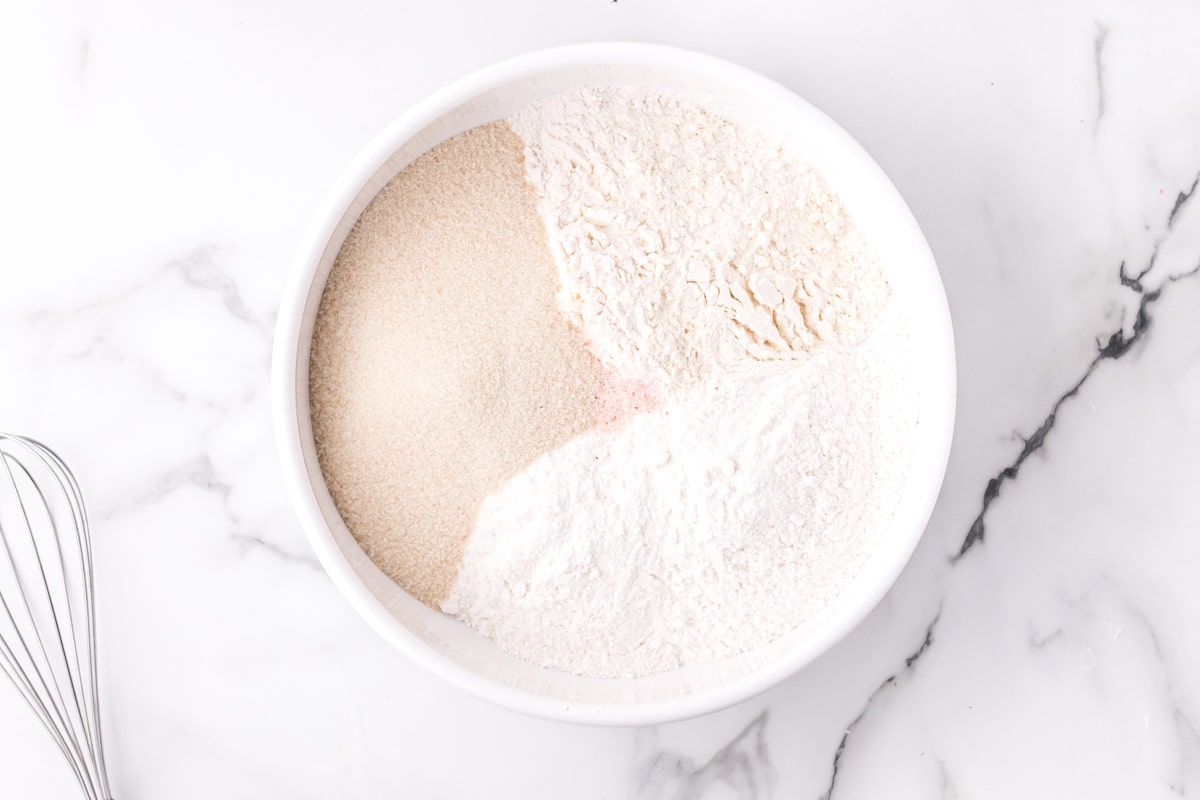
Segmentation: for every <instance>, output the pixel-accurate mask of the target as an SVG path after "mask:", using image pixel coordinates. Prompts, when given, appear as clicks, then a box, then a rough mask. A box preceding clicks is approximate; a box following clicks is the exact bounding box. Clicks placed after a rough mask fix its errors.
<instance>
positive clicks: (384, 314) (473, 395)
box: [310, 122, 601, 607]
mask: <svg viewBox="0 0 1200 800" xmlns="http://www.w3.org/2000/svg"><path fill="white" fill-rule="evenodd" d="M523 149H524V144H523V142H522V141H521V139H520V138H518V137H517V135H516V134H515V133H513V131H512V130H511V129H510V127H509V125H508V123H507V122H495V123H491V124H488V125H484V126H481V127H478V128H473V129H470V130H468V131H465V132H464V133H461V134H459V135H457V136H455V137H453V138H451V139H449V140H448V141H446V142H443V143H442V144H440V145H438V146H437V147H435V148H433V149H432V150H430V151H429V152H428V153H426V154H425V155H423V156H421V157H420V158H418V159H417V160H416V161H414V162H413V163H412V164H411V165H409V166H408V167H406V168H405V169H404V170H403V171H401V172H400V174H399V175H397V176H396V177H395V178H394V179H393V180H392V181H391V182H390V183H388V184H387V186H385V187H384V189H383V190H382V191H381V192H380V193H379V195H378V196H376V198H375V199H374V200H373V201H372V203H371V204H370V205H369V206H368V207H367V209H366V210H365V211H364V212H363V214H362V216H361V217H360V218H359V221H358V223H357V224H356V225H355V227H354V229H353V230H352V231H351V233H350V235H349V237H348V238H347V239H346V242H345V244H344V245H343V246H342V249H341V252H340V253H339V254H338V258H337V261H336V263H335V264H334V267H333V271H332V273H331V274H330V276H329V282H328V284H327V285H326V288H325V293H324V296H323V297H322V300H321V306H320V310H319V313H318V315H317V321H316V328H315V330H314V333H313V343H312V355H311V372H310V402H311V408H312V421H313V433H314V437H315V439H316V444H317V452H318V456H319V458H320V462H321V469H322V471H323V472H324V475H325V480H326V483H327V484H328V486H329V490H330V493H331V494H332V495H333V499H334V502H335V503H336V504H337V507H338V510H339V512H340V513H341V515H342V517H343V519H344V520H345V521H346V524H347V526H348V527H349V528H350V531H351V532H352V533H353V534H354V536H355V538H356V539H357V540H358V542H359V543H360V544H361V545H362V547H363V549H364V550H365V551H366V553H367V555H368V556H369V557H370V558H371V559H372V560H373V561H375V563H376V564H378V565H379V566H380V567H381V568H382V569H383V570H384V572H386V573H387V574H388V575H389V576H390V577H391V578H392V579H393V580H395V581H396V582H397V583H399V584H400V585H401V586H402V587H403V588H404V589H405V590H407V591H408V592H409V593H410V594H412V595H414V596H415V597H417V598H418V599H420V600H421V601H423V602H425V603H427V604H430V605H432V606H434V607H436V606H437V604H438V603H439V602H440V601H441V600H442V599H444V598H445V597H446V596H447V594H448V592H449V590H450V587H451V585H452V583H453V581H454V579H455V576H456V574H457V571H458V568H459V564H460V563H461V560H462V553H463V548H464V545H465V542H466V539H467V538H468V537H469V536H470V534H471V531H472V528H473V526H474V524H475V519H476V515H477V513H478V510H479V507H480V505H481V503H482V501H483V499H484V498H485V497H486V496H487V495H488V494H489V493H491V492H495V491H497V490H498V489H500V488H501V487H502V486H503V485H504V484H505V483H506V482H507V481H508V480H509V479H510V478H511V477H512V476H514V475H515V474H516V473H517V472H519V471H520V470H522V469H523V468H524V467H526V466H527V465H528V464H529V463H530V462H532V461H533V460H534V459H535V458H536V457H537V456H539V455H541V454H542V453H545V452H547V451H549V450H551V449H553V448H554V447H556V446H558V445H559V444H562V443H563V442H565V441H566V440H567V439H569V438H571V437H572V436H574V435H576V434H578V433H581V432H583V431H585V430H587V429H589V428H592V427H594V426H595V424H596V417H597V395H598V393H599V386H600V384H601V374H600V373H601V370H600V367H599V364H598V363H597V362H596V361H595V359H594V358H593V357H592V356H591V354H590V353H589V352H588V350H587V348H586V346H585V343H584V340H583V337H582V334H581V333H580V332H579V330H578V329H577V328H576V327H574V326H572V325H571V324H570V323H569V322H568V320H567V318H566V317H565V315H563V313H562V312H561V311H559V309H558V308H557V305H556V300H555V293H556V292H557V291H558V288H559V277H558V273H557V269H556V267H555V263H554V260H553V257H552V256H551V252H550V248H549V246H548V243H547V234H546V229H545V227H544V225H543V223H542V220H541V218H540V217H539V215H538V211H537V207H536V203H537V198H536V196H535V193H534V189H533V188H532V186H531V185H530V184H529V183H528V182H527V181H526V179H525V168H524V164H523Z"/></svg>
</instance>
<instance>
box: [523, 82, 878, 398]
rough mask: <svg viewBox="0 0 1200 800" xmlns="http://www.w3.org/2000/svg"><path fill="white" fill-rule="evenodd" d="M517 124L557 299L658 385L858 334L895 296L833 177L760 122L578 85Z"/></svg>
mask: <svg viewBox="0 0 1200 800" xmlns="http://www.w3.org/2000/svg"><path fill="white" fill-rule="evenodd" d="M512 124H513V128H514V130H516V132H517V133H518V134H519V135H520V136H521V137H522V138H523V139H525V141H526V142H527V143H528V149H527V150H526V164H527V170H528V173H529V177H530V180H532V181H533V183H534V185H535V186H537V188H538V190H539V194H540V195H541V196H542V201H541V203H540V206H539V208H540V210H541V212H542V215H543V217H544V218H545V222H546V226H547V228H548V229H549V230H550V233H551V236H550V240H551V247H552V249H553V250H554V251H555V252H554V255H555V258H556V260H557V262H558V265H559V271H560V275H561V277H562V293H561V297H560V301H561V305H562V306H563V308H564V310H566V311H567V312H568V313H569V314H570V315H571V316H572V317H573V318H575V319H576V321H577V322H578V323H579V324H580V325H581V326H582V328H583V330H584V332H585V333H586V334H587V335H588V336H590V337H591V339H592V342H593V349H594V352H595V353H596V355H597V356H598V357H599V358H600V359H601V360H602V361H606V362H608V363H609V364H610V365H612V366H613V367H614V368H616V369H618V370H620V371H621V372H622V373H623V374H625V375H626V376H627V377H630V378H633V379H637V380H640V381H642V382H644V383H645V384H646V385H648V386H649V387H650V388H651V389H653V390H656V392H657V393H659V394H665V393H669V392H670V391H671V390H673V389H675V388H677V387H679V386H680V385H685V386H687V385H695V384H696V383H699V382H700V381H702V380H705V379H707V378H710V377H713V376H716V375H720V374H722V373H727V372H730V371H736V372H744V371H747V370H752V369H754V368H755V367H756V366H758V365H759V364H761V363H762V362H772V361H778V360H793V359H798V358H802V357H803V355H804V353H805V352H806V351H808V350H810V349H811V348H812V347H813V346H814V345H815V344H816V343H817V342H819V341H832V340H838V341H856V340H859V339H861V338H862V336H863V335H864V334H865V332H866V328H867V325H868V324H869V323H870V321H871V319H872V318H873V317H874V315H875V314H876V313H877V312H878V311H879V309H880V308H881V307H882V306H883V304H884V302H885V301H886V299H887V285H886V283H885V282H884V280H883V277H882V275H881V274H880V272H879V268H878V266H877V265H876V263H875V262H874V260H873V259H872V258H871V257H870V256H869V253H868V250H867V247H866V245H865V243H864V242H863V237H862V234H861V233H860V232H859V231H858V230H857V229H856V228H854V227H853V226H852V225H850V223H849V220H848V219H847V217H846V214H845V211H844V210H843V209H842V206H841V203H840V201H839V200H838V199H837V197H836V195H834V193H833V191H832V190H831V189H830V187H829V185H828V184H827V183H826V182H825V180H824V179H823V178H821V176H820V175H818V174H817V173H816V172H814V171H813V170H812V169H811V168H810V167H809V166H808V165H807V164H805V163H803V162H801V161H799V160H798V159H797V158H796V157H795V156H794V155H792V154H790V153H788V152H787V151H784V150H782V149H781V148H780V147H779V145H778V144H776V143H774V142H772V141H770V140H769V139H767V138H766V137H764V136H762V135H761V134H758V133H756V132H754V131H751V130H748V129H745V128H741V127H738V126H736V125H734V124H732V123H730V122H728V121H726V120H725V119H723V118H721V117H718V116H716V115H713V114H710V113H708V112H706V111H704V110H703V109H701V108H699V107H697V106H694V105H689V104H687V103H684V102H681V101H680V100H678V99H675V98H670V97H665V96H663V95H660V94H655V93H652V92H649V91H646V90H644V89H618V88H583V89H578V90H575V91H571V92H567V93H564V94H560V95H557V96H555V97H552V98H550V99H549V100H547V101H545V102H544V103H540V104H536V105H534V106H531V107H529V108H528V109H526V110H524V111H522V112H520V113H518V114H517V115H516V116H514V117H513V119H512Z"/></svg>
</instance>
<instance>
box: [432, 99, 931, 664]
mask: <svg viewBox="0 0 1200 800" xmlns="http://www.w3.org/2000/svg"><path fill="white" fill-rule="evenodd" d="M512 124H513V127H514V130H515V131H516V132H517V133H518V134H519V135H520V136H521V137H522V139H524V141H525V143H526V152H525V162H526V172H527V176H528V178H529V180H530V182H531V183H532V184H533V186H534V187H535V188H536V189H537V192H538V195H539V205H538V211H539V213H540V214H541V215H542V217H543V220H544V222H545V225H546V229H547V232H548V234H549V239H550V245H551V249H552V251H553V253H554V257H555V261H556V264H557V267H558V271H559V275H560V278H561V282H562V288H561V291H560V294H559V304H560V306H561V310H562V311H563V312H564V313H565V314H566V315H567V317H568V318H569V319H571V320H572V321H573V322H574V323H575V324H576V325H578V326H579V328H580V329H581V330H582V332H583V334H584V338H585V339H586V344H587V347H589V348H590V349H591V350H592V352H593V353H594V354H595V355H596V356H597V357H598V358H599V360H600V361H601V363H602V365H603V366H604V367H605V369H606V371H607V373H608V374H607V377H606V380H605V385H606V386H610V387H615V388H613V391H612V393H614V394H616V395H619V394H620V393H621V392H627V393H629V394H630V396H632V397H635V398H640V397H642V396H643V395H646V394H648V395H650V396H651V398H652V399H653V400H654V401H656V403H657V405H655V404H654V403H650V404H644V403H640V401H639V403H633V404H631V405H634V406H637V407H638V410H639V412H640V413H636V414H633V415H632V416H629V417H627V418H623V419H622V418H620V417H619V416H618V418H617V419H615V420H614V423H613V424H612V425H603V426H602V427H601V428H600V429H597V430H592V431H590V432H587V433H584V434H582V435H580V436H577V437H575V438H573V439H571V440H569V441H567V442H565V443H564V444H562V445H560V446H558V447H557V448H556V449H554V450H551V451H550V452H548V453H545V454H544V455H542V456H540V457H538V458H537V460H535V461H534V462H533V463H532V464H530V465H529V466H528V467H527V468H525V469H524V470H523V471H522V472H521V473H520V474H518V475H517V476H516V477H515V478H513V479H512V480H511V481H510V482H509V483H508V484H507V485H505V486H503V487H502V488H500V489H499V490H497V491H495V492H493V493H492V494H490V495H489V496H488V497H487V499H485V501H484V503H483V505H482V508H481V509H480V512H479V515H478V517H477V519H476V525H475V529H474V531H473V533H472V534H471V537H470V539H469V540H468V542H467V545H466V548H465V551H464V554H463V561H462V564H461V567H460V570H459V573H458V575H457V577H456V580H455V582H454V584H453V586H452V587H451V589H450V593H449V595H448V596H447V598H446V600H445V601H444V602H443V603H442V605H441V608H442V609H443V610H444V611H446V612H448V613H451V614H455V615H457V616H459V617H460V618H461V619H463V620H465V621H466V622H467V623H468V624H470V625H471V626H473V627H474V628H476V629H477V630H479V631H480V632H481V633H483V634H484V635H486V636H488V637H490V638H492V639H494V640H495V641H496V642H497V643H498V644H499V645H500V647H502V648H503V649H505V650H507V651H508V652H510V653H512V654H514V655H516V656H518V657H520V658H523V659H525V660H527V661H530V662H533V663H535V664H540V665H543V666H547V667H551V668H557V669H560V670H564V671H567V672H573V673H578V674H582V675H588V676H594V677H631V676H640V675H648V674H653V673H658V672H663V671H667V670H671V669H674V668H676V667H679V666H681V665H685V664H692V663H698V662H711V661H715V660H718V659H722V658H726V657H729V656H734V655H737V654H740V653H743V652H746V651H748V650H751V649H753V648H755V647H758V646H761V645H764V644H767V643H769V642H771V641H773V640H774V639H776V638H778V637H780V636H782V635H784V634H786V633H788V632H790V631H792V630H794V629H795V628H796V627H797V626H799V625H801V624H803V623H804V622H805V621H806V620H808V619H811V618H812V617H813V616H814V615H816V614H818V613H820V612H821V611H822V610H824V609H826V608H827V607H828V606H829V604H830V603H831V602H832V600H833V599H834V598H835V597H836V596H837V595H838V594H839V593H840V592H841V591H842V590H843V589H844V588H845V587H846V586H847V585H848V584H849V583H850V582H851V581H852V580H853V579H854V577H855V576H856V575H857V574H858V573H859V572H860V571H861V569H862V567H863V565H864V564H865V563H866V560H867V558H868V557H869V555H870V553H871V552H872V550H873V548H874V546H875V544H876V542H877V541H878V537H879V536H880V535H882V534H883V533H884V532H885V531H886V530H887V527H888V523H889V520H890V519H891V516H892V514H893V513H894V510H895V508H896V505H897V503H898V501H899V497H900V493H901V491H902V488H903V486H904V478H905V473H906V471H907V469H908V467H909V463H910V458H911V452H912V447H913V444H914V440H915V434H916V408H917V403H916V395H915V389H914V388H913V387H912V386H910V380H909V378H908V377H907V373H906V365H907V364H908V363H909V354H908V352H907V347H906V336H905V335H904V331H905V330H906V328H905V325H904V320H903V318H902V315H901V312H900V310H899V309H898V308H897V307H896V304H895V303H890V302H889V299H888V298H889V288H888V285H887V282H886V280H885V279H884V277H883V274H882V272H881V271H880V269H879V267H878V263H877V261H876V259H875V254H874V253H873V252H872V250H871V249H870V248H869V247H868V246H867V244H866V242H865V240H864V237H863V235H862V234H861V233H860V232H859V231H858V229H857V228H856V226H855V225H854V224H853V223H852V221H851V220H850V219H849V218H848V216H847V214H846V211H845V209H844V207H843V206H842V204H841V202H840V200H839V199H838V198H837V196H836V195H835V194H834V193H833V191H832V190H831V188H830V187H829V185H828V184H827V183H826V182H825V181H824V180H823V179H822V178H821V177H820V176H819V175H818V174H817V173H816V172H814V171H813V170H812V169H811V168H810V167H809V166H807V165H806V164H805V163H803V162H802V161H801V160H800V159H798V158H797V157H796V156H795V155H794V154H791V153H789V152H788V151H786V150H784V149H782V148H781V147H780V146H779V145H778V144H776V143H774V142H771V141H769V140H768V139H767V138H765V137H763V136H762V135H760V134H757V133H755V132H753V131H750V130H748V129H744V128H741V127H738V126H735V125H733V124H732V123H730V122H728V121H726V120H724V119H722V118H721V117H719V116H716V115H714V114H711V113H709V112H707V111H705V110H703V109H701V108H700V107H698V106H695V105H691V104H689V103H687V102H684V101H681V100H679V99H675V98H670V97H665V96H662V95H658V94H655V93H652V92H650V91H647V90H643V89H635V88H582V89H577V90H572V91H570V92H567V93H564V94H561V95H558V96H556V97H552V98H550V99H549V100H546V101H544V102H542V103H540V104H537V105H535V106H533V107H531V108H530V109H527V110H526V111H523V112H521V113H519V114H518V115H517V116H516V117H515V118H514V119H513V120H512ZM617 399H618V400H619V399H620V398H619V397H618V398H617ZM610 405H612V406H614V407H620V406H621V403H619V402H613V403H611V404H610ZM647 405H648V406H649V408H650V409H651V410H649V411H646V407H647Z"/></svg>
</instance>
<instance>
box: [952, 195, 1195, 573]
mask: <svg viewBox="0 0 1200 800" xmlns="http://www.w3.org/2000/svg"><path fill="white" fill-rule="evenodd" d="M1197 184H1200V175H1197V176H1196V178H1195V179H1194V180H1193V181H1192V183H1191V186H1190V188H1188V189H1186V190H1184V191H1181V192H1180V193H1179V196H1178V198H1177V199H1176V201H1175V205H1174V206H1173V207H1172V208H1171V212H1170V214H1169V215H1168V217H1167V221H1166V233H1164V234H1163V236H1161V237H1159V239H1158V240H1157V241H1156V242H1155V244H1154V247H1153V249H1152V251H1151V254H1150V257H1149V259H1148V260H1147V262H1146V264H1145V266H1144V267H1143V268H1142V269H1141V270H1140V271H1139V272H1138V273H1137V275H1136V276H1135V277H1130V276H1129V274H1128V273H1127V271H1126V264H1125V262H1121V265H1120V267H1119V269H1118V279H1119V280H1120V283H1121V285H1122V286H1125V287H1127V288H1129V289H1131V290H1133V291H1134V292H1136V293H1137V295H1138V303H1137V309H1136V312H1135V316H1134V320H1133V325H1132V328H1131V329H1130V330H1129V331H1128V332H1127V331H1126V328H1125V326H1124V325H1122V326H1120V327H1118V328H1117V330H1115V331H1112V332H1111V333H1109V334H1108V335H1107V337H1104V336H1100V337H1097V351H1096V354H1095V356H1093V357H1092V360H1091V362H1090V363H1088V365H1087V367H1085V368H1084V370H1083V372H1082V374H1081V375H1080V376H1079V377H1078V378H1077V379H1076V380H1075V381H1074V382H1073V383H1072V384H1071V385H1070V387H1069V388H1068V389H1067V390H1066V391H1065V392H1063V393H1062V394H1061V395H1059V396H1058V398H1057V399H1056V400H1055V401H1054V404H1053V406H1051V408H1050V411H1049V413H1047V414H1046V416H1045V418H1043V420H1042V422H1041V424H1040V425H1039V426H1038V427H1037V429H1036V430H1035V431H1034V432H1033V433H1032V434H1031V435H1030V436H1029V437H1027V438H1025V439H1024V446H1023V447H1022V448H1021V452H1020V453H1018V454H1017V457H1016V459H1014V460H1013V461H1012V462H1011V463H1010V464H1008V465H1007V466H1005V467H1004V468H1003V469H1001V470H1000V471H999V472H998V473H997V474H996V475H995V476H994V477H992V478H991V479H989V480H988V483H987V486H986V487H985V488H984V491H983V502H982V503H981V505H980V508H979V513H978V515H977V516H976V517H975V520H974V521H973V522H972V523H971V527H970V528H969V529H968V531H967V534H966V536H965V537H964V538H963V541H962V544H961V545H960V547H959V550H958V553H957V554H955V555H954V556H953V558H952V560H953V561H955V562H957V561H958V560H959V559H960V558H962V557H963V556H965V555H966V554H967V553H968V552H970V551H971V549H972V548H974V547H975V546H976V545H978V544H982V543H983V541H984V537H985V536H986V532H987V529H986V527H985V524H984V523H985V518H986V517H987V512H988V509H989V508H990V507H991V505H992V503H994V502H995V501H996V499H997V498H999V497H1000V489H1001V488H1002V487H1003V486H1004V484H1005V483H1007V482H1008V481H1011V480H1016V478H1017V475H1018V474H1019V473H1020V471H1021V465H1022V464H1024V463H1025V461H1026V460H1027V459H1028V458H1029V457H1030V456H1031V455H1033V454H1034V453H1036V452H1038V451H1039V450H1041V449H1042V447H1043V446H1045V444H1046V437H1047V436H1049V435H1050V432H1051V431H1052V430H1053V429H1054V424H1055V422H1056V421H1057V419H1058V414H1059V412H1060V411H1061V410H1062V408H1063V406H1064V405H1065V404H1066V403H1067V402H1068V401H1069V400H1071V399H1073V398H1074V397H1075V396H1076V395H1078V394H1079V392H1080V390H1081V389H1083V387H1084V385H1085V384H1086V383H1087V382H1088V379H1090V378H1091V377H1092V375H1093V374H1094V373H1095V371H1096V369H1097V367H1099V366H1100V365H1101V364H1102V363H1104V362H1105V361H1116V360H1118V359H1120V358H1123V357H1124V356H1125V355H1126V354H1127V353H1129V352H1130V350H1132V349H1133V347H1134V345H1136V344H1137V343H1138V342H1139V341H1141V339H1142V337H1143V336H1145V335H1146V333H1147V332H1148V331H1149V330H1150V326H1151V325H1152V324H1153V322H1154V318H1153V317H1152V316H1151V315H1150V311H1151V308H1152V307H1153V305H1154V304H1155V303H1157V302H1158V301H1159V299H1161V297H1162V295H1163V292H1164V291H1166V289H1167V288H1168V287H1169V286H1170V285H1171V284H1173V283H1175V282H1176V281H1179V280H1182V279H1184V278H1189V277H1192V276H1193V275H1195V274H1197V271H1200V261H1198V263H1197V264H1196V266H1195V267H1194V268H1193V269H1190V270H1188V271H1186V272H1180V273H1177V274H1174V275H1168V276H1166V277H1165V278H1164V279H1163V280H1162V282H1161V283H1160V284H1159V286H1158V288H1156V289H1153V290H1149V289H1147V288H1146V287H1145V286H1144V285H1143V283H1142V281H1143V279H1145V278H1146V277H1147V276H1148V275H1149V274H1150V273H1151V271H1152V270H1153V269H1154V266H1155V262H1156V259H1157V256H1158V252H1159V248H1160V247H1161V245H1162V244H1163V243H1164V242H1165V241H1166V239H1167V238H1168V237H1170V235H1171V232H1172V230H1173V229H1174V225H1175V220H1176V218H1177V217H1178V215H1179V213H1180V211H1181V210H1182V209H1183V208H1184V207H1185V206H1186V205H1187V203H1188V201H1190V200H1191V198H1192V195H1193V194H1194V193H1195V190H1196V186H1197Z"/></svg>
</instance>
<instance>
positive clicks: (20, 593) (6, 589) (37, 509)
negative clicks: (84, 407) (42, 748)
mask: <svg viewBox="0 0 1200 800" xmlns="http://www.w3.org/2000/svg"><path fill="white" fill-rule="evenodd" d="M95 606H96V603H95V584H94V581H93V572H92V541H91V532H90V530H89V529H88V520H87V514H86V512H85V510H84V507H83V495H82V493H81V492H80V491H79V484H78V483H76V481H75V476H74V475H72V474H71V471H70V470H69V469H68V468H67V465H66V464H65V463H63V460H62V459H61V458H59V457H58V455H56V454H55V453H54V451H52V450H51V449H50V448H48V447H46V446H45V445H43V444H40V443H39V442H36V441H34V440H32V439H28V438H26V437H23V436H13V435H10V434H5V433H0V669H3V671H4V673H5V674H6V675H8V677H9V678H10V679H11V680H12V682H13V684H14V685H15V686H16V687H17V691H18V692H19V693H20V694H21V696H22V697H23V698H24V699H25V702H26V703H28V704H29V707H30V709H32V710H33V713H34V715H35V716H36V717H37V718H38V720H39V721H40V722H41V723H42V725H43V726H44V727H45V728H46V731H47V732H48V733H49V734H50V737H51V738H52V739H53V740H54V743H55V744H56V745H57V746H58V749H59V750H60V751H61V752H62V754H63V756H64V757H65V758H66V759H67V763H68V764H69V765H70V767H71V770H72V772H73V773H74V775H75V778H76V779H77V780H78V781H79V786H80V788H81V789H82V790H83V795H84V797H86V798H88V800H112V796H111V794H110V792H109V788H108V773H107V771H106V769H105V765H104V743H103V740H102V736H101V730H100V698H99V690H98V683H97V678H96V613H95Z"/></svg>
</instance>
